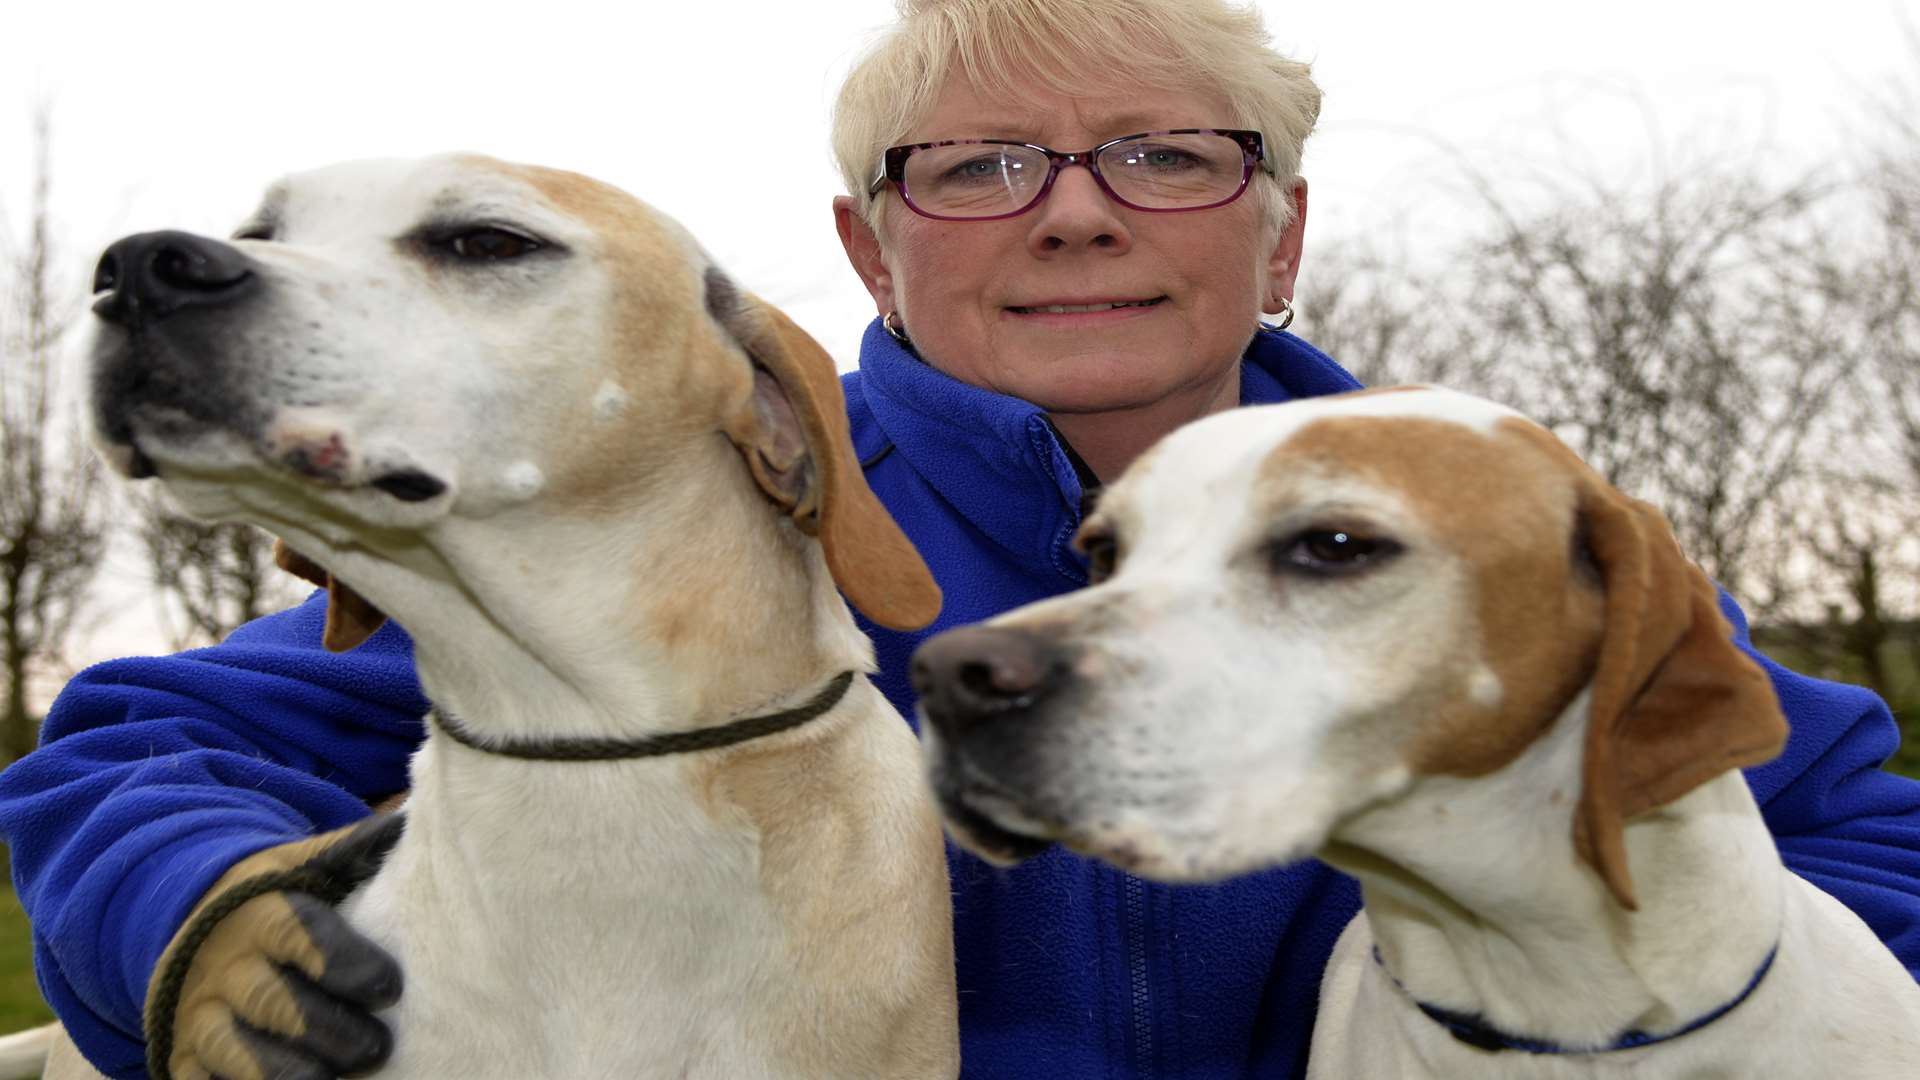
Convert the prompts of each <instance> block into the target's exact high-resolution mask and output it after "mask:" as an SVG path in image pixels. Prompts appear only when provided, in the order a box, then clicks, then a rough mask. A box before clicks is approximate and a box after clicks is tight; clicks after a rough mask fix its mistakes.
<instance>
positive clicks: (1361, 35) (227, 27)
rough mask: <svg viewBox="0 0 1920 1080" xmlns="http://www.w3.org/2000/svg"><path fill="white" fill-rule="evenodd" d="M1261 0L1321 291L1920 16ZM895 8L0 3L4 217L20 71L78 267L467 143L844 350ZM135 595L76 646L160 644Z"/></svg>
mask: <svg viewBox="0 0 1920 1080" xmlns="http://www.w3.org/2000/svg"><path fill="white" fill-rule="evenodd" d="M1260 7H1261V9H1262V10H1263V12H1264V13H1265V16H1266V22H1267V27H1268V29H1269V31H1270V32H1271V33H1272V35H1273V38H1274V42H1275V44H1276V45H1277V46H1278V47H1279V48H1280V49H1281V50H1282V51H1284V52H1287V53H1289V54H1290V55H1293V56H1295V57H1297V58H1300V59H1305V60H1309V61H1311V62H1312V63H1313V65H1314V74H1315V77H1316V79H1317V80H1318V81H1319V83H1320V85H1321V87H1322V89H1323V90H1324V91H1325V94H1326V99H1325V105H1324V108H1323V111H1322V114H1321V123H1320V127H1319V130H1318V132H1317V133H1316V134H1315V135H1314V137H1313V138H1312V139H1311V140H1310V141H1309V142H1308V144H1307V152H1306V159H1305V163H1304V166H1303V172H1304V173H1305V175H1306V176H1307V178H1308V180H1309V183H1310V185H1311V188H1310V213H1309V219H1308V220H1309V228H1308V253H1307V258H1306V259H1305V261H1304V262H1303V269H1302V273H1301V287H1302V293H1303V294H1304V295H1305V296H1307V297H1310V295H1311V288H1312V275H1313V256H1314V252H1315V250H1316V248H1320V249H1324V247H1325V245H1328V244H1333V243H1338V242H1339V241H1340V240H1341V239H1342V238H1350V237H1354V236H1358V235H1364V234H1373V235H1379V234H1382V233H1387V234H1389V235H1391V236H1394V237H1396V238H1397V241H1398V242H1400V243H1402V244H1407V245H1411V246H1415V247H1417V246H1419V245H1420V244H1421V243H1423V242H1424V241H1425V240H1426V239H1427V238H1428V237H1431V236H1445V235H1446V234H1447V228H1448V223H1447V221H1446V220H1444V215H1441V214H1439V213H1438V212H1437V209H1436V205H1437V204H1436V201H1435V199H1434V198H1433V195H1434V193H1435V191H1436V190H1438V189H1440V188H1441V187H1443V186H1444V184H1445V182H1446V179H1447V177H1448V172H1447V170H1448V169H1449V168H1450V165H1449V160H1450V158H1449V156H1448V155H1449V154H1451V153H1458V154H1461V155H1464V156H1465V158H1466V159H1468V160H1474V161H1492V160H1495V156H1496V155H1497V160H1499V161H1504V162H1518V161H1522V160H1538V161H1543V162H1558V161H1566V160H1572V161H1576V162H1580V163H1583V164H1585V165H1588V166H1590V167H1594V168H1598V169H1603V170H1604V169H1609V168H1614V167H1618V168H1620V169H1622V170H1631V169H1634V168H1636V167H1638V164H1637V163H1641V162H1644V160H1645V159H1646V158H1647V157H1648V153H1649V148H1650V147H1651V146H1653V145H1655V144H1659V145H1663V146H1667V147H1670V148H1672V147H1678V148H1680V149H1681V151H1682V152H1683V153H1688V152H1702V151H1703V150H1725V151H1728V152H1736V151H1751V150H1753V148H1755V147H1757V146H1763V145H1764V146H1765V147H1766V148H1767V150H1766V152H1765V154H1764V156H1762V157H1761V159H1760V160H1761V161H1762V162H1763V163H1764V167H1768V168H1775V167H1777V168H1778V169H1780V170H1781V173H1782V175H1790V174H1795V173H1798V172H1801V171H1804V170H1806V169H1811V168H1819V167H1822V166H1823V165H1824V164H1825V163H1827V162H1828V161H1831V160H1833V159H1835V158H1837V157H1838V156H1839V155H1840V153H1841V152H1842V150H1843V148H1844V140H1845V139H1846V137H1847V135H1848V130H1847V128H1848V125H1853V126H1854V127H1855V128H1856V129H1857V128H1858V127H1859V126H1861V125H1862V123H1863V121H1862V119H1861V117H1862V112H1863V110H1862V109H1861V105H1860V103H1861V101H1862V100H1863V98H1864V97H1865V96H1866V95H1868V94H1870V93H1872V92H1873V91H1875V90H1876V89H1879V88H1881V87H1883V86H1885V85H1886V84H1887V82H1888V81H1889V80H1891V79H1894V78H1904V79H1909V80H1911V79H1913V78H1914V77H1915V74H1916V73H1915V72H1914V70H1913V68H1914V65H1915V53H1914V52H1913V51H1911V49H1910V48H1909V46H1908V44H1907V42H1906V40H1905V38H1904V36H1903V35H1904V33H1905V32H1906V31H1905V29H1903V28H1904V27H1912V26H1914V25H1917V24H1920V0H1825V2H1824V3H1818V4H1814V3H1806V2H1799V3H1788V2H1782V0H1746V2H1733V0H1713V2H1707V0H1657V2H1656V0H1615V2H1613V3H1607V4H1573V3H1553V2H1548V0H1530V2H1518V0H1487V2H1479V3H1472V2H1468V3H1452V4H1444V3H1432V2H1424V3H1423V2H1398V0H1396V2H1385V0H1377V2H1370V3H1366V2H1360V3H1355V2H1348V3H1327V2H1322V3H1317V4H1306V3H1293V2H1281V0H1266V2H1263V3H1261V4H1260ZM891 17H892V4H891V2H890V0H811V2H807V0H801V2H792V0H789V2H780V3H761V2H751V3H732V4H719V3H700V2H698V0H678V2H674V3H646V2H642V3H624V4H622V3H619V2H617V0H598V2H595V3H586V2H577V0H544V2H539V3H521V4H514V5H502V4H494V3H478V2H476V3H461V4H453V3H411V2H405V0H387V2H385V3H368V2H364V0H335V2H332V3H328V4H325V5H318V4H298V5H294V4H284V3H275V2H271V0H253V2H249V3H233V2H224V0H223V2H207V3H189V2H184V0H168V2H155V0H145V2H137V3H127V2H120V0H95V2H92V3H52V2H46V0H39V2H35V3H32V4H31V5H29V4H26V3H23V2H22V0H5V3H4V5H0V214H5V215H10V216H12V215H17V214H18V213H19V212H20V209H21V207H22V205H23V204H24V202H25V182H26V166H27V150H28V138H27V132H28V126H27V120H28V115H29V103H30V101H31V100H32V98H33V97H34V96H35V95H36V94H37V95H42V96H46V97H50V98H51V100H52V102H53V105H54V110H55V114H54V128H55V160H54V168H55V181H54V183H55V214H56V218H57V220H58V222H59V224H60V225H61V226H62V227H63V234H64V237H65V238H66V240H67V243H68V248H69V253H70V255H71V256H72V261H71V264H70V265H71V267H72V273H73V275H74V281H75V284H76V287H77V288H84V285H85V275H86V273H87V268H88V265H89V263H90V258H89V253H91V252H92V251H96V250H98V249H99V248H100V247H102V246H104V245H105V244H106V243H107V242H108V241H110V240H112V239H114V238H115V237H117V236H119V235H122V234H125V233H128V232H134V231H140V230H145V229H152V228H163V227H164V228H185V229H190V230H195V231H206V232H214V233H222V234H223V233H225V232H227V231H228V230H230V229H231V228H232V226H234V225H235V224H237V223H238V222H239V220H240V219H241V218H242V217H243V216H244V215H245V214H246V212H247V211H248V210H249V209H250V208H251V206H252V204H253V202H254V200H255V199H256V198H257V196H258V194H259V192H260V191H261V189H262V188H263V187H264V186H265V185H266V184H267V183H268V182H269V181H271V180H272V179H273V178H274V177H276V176H277V175H279V174H282V173H285V172H289V171H294V170H298V169H303V168H308V167H312V166H316V165H321V164H326V163H329V162H332V161H337V160H341V159H346V158H357V157H374V156H389V155H406V156H411V155H418V154H425V153H432V152H438V151H443V150H473V151H480V152H484V153H488V154H492V155H495V156H498V157H503V158H508V159H513V160H521V161H529V162H537V163H540V164H546V165H554V166H560V167H564V168H569V169H574V170H577V171H580V172H585V173H589V174H591V175H594V176H597V177H599V178H601V179H604V180H608V181H611V182H613V183H615V184H617V185H619V186H621V187H624V188H627V189H628V190H630V191H632V192H634V193H635V194H637V195H640V196H641V197H642V198H645V199H646V200H647V201H649V202H651V203H653V204H654V205H656V206H658V207H660V208H661V209H663V210H666V211H667V212H668V213H670V214H672V215H674V216H675V217H677V218H679V219H680V220H681V221H682V222H684V223H685V224H686V225H687V226H688V227H690V228H691V229H692V230H693V232H694V233H695V234H696V235H697V236H699V237H700V238H701V240H702V242H703V243H704V244H705V245H706V247H707V248H708V249H709V250H710V251H711V252H713V254H714V255H715V256H716V257H717V258H718V259H719V260H720V262H721V263H722V265H724V266H726V267H727V268H728V269H729V272H730V273H731V274H732V275H733V276H734V277H736V278H737V279H739V280H740V281H742V282H743V283H744V284H745V285H746V286H747V287H749V288H751V289H753V290H754V291H756V292H758V293H760V294H761V295H763V296H765V297H767V298H768V299H769V300H772V301H773V302H775V303H777V304H779V305H781V306H782V307H784V308H786V310H787V311H788V312H789V313H790V314H792V315H793V317H794V318H795V319H796V320H797V321H799V322H800V323H801V324H802V325H803V326H805V327H806V328H807V329H808V330H809V331H811V332H812V333H813V334H814V335H815V336H816V337H818V338H819V339H820V340H821V341H822V343H823V344H825V345H826V346H827V347H828V349H829V350H830V351H831V352H833V353H834V355H835V356H837V357H838V358H839V359H840V361H841V363H842V365H843V366H851V365H852V363H853V360H854V355H855V351H856V345H857V342H858V336H859V333H860V331H861V329H862V328H863V327H864V324H865V322H866V320H867V319H868V318H870V317H871V316H872V314H873V312H872V308H871V305H870V303H869V301H868V299H867V297H866V294H865V292H864V290H862V289H861V287H860V285H859V283H858V281H857V280H856V279H855V278H854V276H853V274H852V273H851V271H849V270H848V269H847V268H846V265H845V262H844V259H843V257H842V255H841V253H840V250H839V244H838V241H837V240H836V239H835V238H834V235H833V228H832V224H831V216H830V214H829V211H828V200H829V198H830V197H831V196H833V195H834V194H837V193H838V192H839V188H838V181H837V174H836V173H835V171H834V170H833V168H832V166H831V164H830V161H829V156H828V152H827V147H826V133H827V114H828V107H829V104H830V102H831V99H832V96H833V92H834V89H835V88H836V87H837V85H838V80H839V77H840V76H841V74H842V73H843V72H844V71H845V70H846V68H847V66H848V65H849V64H850V63H851V61H852V59H853V57H854V56H855V54H856V53H857V52H858V51H859V50H860V48H861V47H862V46H863V45H864V44H865V43H866V41H867V40H868V39H869V36H870V34H871V33H872V31H873V30H874V29H875V28H877V27H879V26H880V25H882V24H884V23H885V22H887V21H888V20H889V19H890V18H891ZM956 134H957V133H956ZM1449 148H1451V149H1449ZM14 220H16V221H17V220H18V218H17V216H15V217H14ZM122 573H123V574H124V573H126V571H124V570H123V571H122ZM141 606H142V605H139V604H137V603H135V604H133V605H131V607H132V608H133V609H136V610H135V611H134V613H133V615H132V616H129V617H123V618H121V619H119V620H117V621H115V622H114V623H113V624H111V625H110V626H108V627H107V628H105V629H103V630H102V631H101V632H99V633H97V634H96V635H95V639H96V640H94V641H90V642H88V643H85V644H84V645H83V646H82V647H81V648H79V649H77V650H76V653H77V658H78V659H88V658H93V657H99V656H107V655H115V654H119V653H124V652H127V651H130V650H152V649H157V648H160V647H161V646H160V645H159V644H158V642H157V639H155V638H154V637H153V631H152V630H151V628H150V624H148V623H145V622H144V621H143V620H142V619H141V618H140V617H138V616H139V612H138V610H137V609H139V608H140V607H141Z"/></svg>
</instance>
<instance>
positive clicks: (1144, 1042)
mask: <svg viewBox="0 0 1920 1080" xmlns="http://www.w3.org/2000/svg"><path fill="white" fill-rule="evenodd" d="M1120 881H1121V889H1122V897H1123V901H1124V902H1123V904H1122V907H1123V908H1124V910H1125V912H1126V920H1127V983H1128V988H1129V990H1131V992H1132V995H1133V1023H1132V1024H1131V1025H1129V1026H1128V1029H1127V1043H1128V1051H1129V1057H1131V1058H1132V1061H1133V1075H1134V1076H1136V1077H1140V1078H1142V1080H1144V1078H1146V1077H1149V1076H1152V1075H1153V999H1152V992H1151V991H1150V990H1149V988H1148V986H1147V932H1146V918H1147V916H1146V906H1147V903H1146V886H1145V885H1144V884H1142V883H1141V881H1140V879H1139V878H1137V877H1134V876H1133V875H1132V874H1125V873H1122V874H1121V875H1120Z"/></svg>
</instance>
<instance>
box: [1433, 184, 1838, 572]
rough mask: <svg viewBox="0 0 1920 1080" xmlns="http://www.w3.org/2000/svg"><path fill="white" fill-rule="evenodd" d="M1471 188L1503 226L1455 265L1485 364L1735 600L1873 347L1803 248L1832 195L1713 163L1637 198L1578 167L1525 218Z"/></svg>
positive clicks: (1516, 205) (1502, 389)
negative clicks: (1671, 533)
mask: <svg viewBox="0 0 1920 1080" xmlns="http://www.w3.org/2000/svg"><path fill="white" fill-rule="evenodd" d="M1477 186H1478V192H1479V199H1480V202H1481V204H1482V206H1483V207H1484V209H1485V210H1486V211H1487V212H1488V216H1489V218H1490V220H1491V221H1492V223H1493V224H1492V225H1491V227H1490V230H1489V232H1488V234H1487V235H1486V237H1485V238H1484V239H1483V240H1481V241H1480V242H1478V243H1477V244H1474V245H1473V246H1472V247H1471V248H1470V249H1469V251H1468V252H1467V254H1466V255H1465V257H1464V258H1463V260H1462V265H1461V266H1460V267H1459V268H1458V269H1457V270H1456V271H1455V272H1454V273H1453V274H1452V275H1450V277H1451V279H1452V280H1456V281H1460V282H1463V283H1465V285H1464V287H1463V290H1462V293H1461V295H1460V296H1459V297H1458V299H1457V300H1456V302H1455V310H1456V311H1458V312H1460V313H1461V316H1462V317H1463V318H1464V319H1465V321H1466V322H1468V323H1469V324H1470V325H1472V326H1474V327H1475V328H1477V332H1478V337H1477V340H1476V342H1475V344H1474V345H1473V346H1472V347H1473V348H1475V349H1476V350H1478V351H1479V352H1480V354H1481V357H1482V359H1481V360H1480V361H1479V363H1478V364H1477V365H1476V367H1477V369H1478V370H1481V371H1485V372H1488V373H1491V374H1492V375H1493V379H1492V381H1493V382H1494V384H1495V385H1494V386H1493V387H1491V388H1490V389H1491V390H1492V391H1493V393H1494V395H1495V396H1497V397H1500V398H1502V399H1503V400H1506V401H1508V402H1510V403H1512V404H1514V405H1515V406H1516V407H1519V408H1521V409H1522V410H1523V411H1526V412H1528V413H1529V414H1530V415H1532V416H1534V417H1535V418H1537V419H1539V420H1540V421H1541V422H1543V423H1545V424H1547V425H1548V426H1549V427H1552V428H1553V429H1554V430H1555V431H1556V432H1558V433H1559V434H1560V435H1561V436H1562V437H1563V438H1565V439H1567V441H1568V442H1569V443H1571V444H1572V445H1573V446H1574V447H1575V448H1577V449H1578V450H1580V451H1581V453H1582V454H1583V455H1584V456H1585V457H1586V458H1587V460H1588V461H1589V462H1591V463H1592V464H1593V465H1594V466H1595V467H1596V468H1598V469H1599V470H1600V471H1601V472H1602V473H1604V474H1605V475H1607V477H1608V478H1609V479H1610V480H1612V481H1613V482H1614V483H1615V484H1617V485H1618V486H1620V487H1621V488H1622V489H1624V490H1627V491H1630V492H1633V493H1634V494H1637V495H1640V496H1642V497H1644V498H1648V499H1651V500H1652V501H1654V502H1656V503H1658V504H1659V505H1660V506H1661V508H1662V509H1663V510H1665V511H1666V513H1667V516H1668V517H1669V519H1670V520H1671V521H1672V522H1673V525H1674V529H1675V531H1676V532H1677V533H1678V534H1679V537H1680V541H1681V544H1682V546H1684V547H1685V548H1686V549H1687V550H1688V552H1689V553H1690V554H1691V555H1692V556H1693V557H1694V558H1695V559H1697V560H1699V561H1700V562H1701V564H1702V565H1703V566H1704V567H1705V568H1706V569H1707V571H1708V572H1709V573H1711V574H1713V575H1714V576H1715V577H1716V578H1718V579H1719V580H1720V581H1721V582H1722V583H1723V584H1725V585H1726V586H1727V587H1728V588H1729V589H1731V590H1733V591H1735V592H1736V593H1738V592H1740V591H1741V585H1742V584H1743V577H1744V576H1745V567H1746V564H1747V557H1748V555H1749V554H1750V552H1751V549H1752V547H1753V544H1754V543H1755V541H1756V540H1757V539H1758V538H1759V537H1760V536H1761V535H1762V534H1763V532H1764V530H1765V524H1766V523H1765V516H1766V513H1767V511H1768V508H1769V506H1770V505H1771V504H1772V500H1773V496H1774V493H1775V492H1776V491H1777V490H1779V488H1780V487H1781V485H1782V484H1784V483H1786V482H1787V481H1788V480H1789V479H1790V478H1792V477H1793V476H1794V475H1796V474H1797V473H1798V471H1799V470H1801V469H1803V468H1804V467H1805V465H1806V454H1805V449H1806V446H1807V443H1808V440H1809V438H1810V436H1811V435H1812V434H1813V433H1814V432H1815V431H1816V430H1817V429H1818V425H1819V424H1820V422H1821V421H1822V418H1823V417H1824V416H1826V415H1827V413H1828V411H1829V407H1830V404H1831V399H1832V397H1833V394H1834V392H1835V390H1836V388H1837V387H1839V386H1840V385H1841V383H1842V381H1843V380H1844V379H1845V378H1846V377H1847V375H1848V374H1849V373H1850V372H1851V371H1852V370H1853V368H1854V366H1855V365H1856V364H1857V361H1858V357H1859V356H1860V342H1859V341H1858V340H1857V339H1858V337H1859V335H1857V334H1856V335H1854V340H1846V339H1843V338H1839V337H1836V335H1834V334H1833V333H1831V332H1828V328H1827V327H1825V326H1824V325H1823V320H1825V318H1826V317H1827V315H1828V314H1829V311H1828V308H1829V307H1830V306H1831V305H1830V304H1828V303H1827V302H1826V300H1825V298H1826V297H1827V296H1828V295H1829V294H1828V293H1827V292H1825V291H1823V290H1820V289H1817V288H1815V287H1814V285H1815V282H1813V281H1810V280H1809V274H1810V273H1814V272H1816V271H1814V270H1809V269H1808V268H1807V264H1806V263H1804V262H1803V261H1801V260H1800V259H1798V258H1795V257H1794V256H1795V255H1796V254H1797V253H1800V252H1804V251H1806V250H1808V249H1809V248H1810V247H1817V246H1818V245H1819V244H1820V243H1821V242H1822V241H1821V236H1822V221H1821V217H1820V214H1819V213H1818V212H1817V211H1818V208H1819V206H1820V204H1821V196H1822V193H1821V192H1819V191H1817V190H1815V189H1814V188H1813V187H1812V186H1811V185H1809V184H1806V183H1797V184H1788V185H1784V186H1768V185H1763V184H1762V183H1760V182H1758V181H1755V180H1752V179H1749V178H1748V177H1747V176H1746V175H1745V174H1744V173H1743V172H1741V171H1739V170H1736V169H1732V168H1716V167H1711V166H1702V167H1695V168H1692V169H1689V170H1687V171H1685V172H1683V173H1680V174H1677V175H1676V176H1674V177H1673V178H1670V179H1667V180H1664V181H1662V182H1659V183H1656V184H1654V185H1652V186H1651V187H1650V188H1644V189H1639V190H1635V189H1632V188H1628V187H1625V186H1622V187H1619V188H1609V187H1608V186H1606V185H1604V184H1602V183H1600V182H1599V181H1597V180H1594V179H1592V178H1576V179H1575V180H1574V181H1572V182H1565V183H1561V184H1558V185H1554V186H1552V187H1551V188H1550V189H1549V190H1548V191H1547V192H1546V195H1547V199H1546V200H1545V205H1544V207H1543V208H1541V209H1536V210H1531V211H1530V210H1526V209H1523V208H1521V205H1520V201H1519V199H1520V196H1516V195H1513V194H1511V193H1509V192H1508V191H1506V190H1503V189H1501V188H1499V187H1496V186H1494V185H1493V184H1492V183H1491V182H1485V181H1482V182H1480V183H1478V185H1477ZM1818 265H1826V264H1825V263H1820V262H1818V261H1816V266H1818Z"/></svg>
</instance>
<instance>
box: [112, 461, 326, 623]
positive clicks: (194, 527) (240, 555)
mask: <svg viewBox="0 0 1920 1080" xmlns="http://www.w3.org/2000/svg"><path fill="white" fill-rule="evenodd" d="M134 501H135V509H136V512H137V515H138V518H139V520H138V523H137V525H136V529H137V531H138V533H139V536H140V540H141V543H142V545H143V546H144V547H145V548H146V552H147V557H148V562H149V566H150V568H151V570H152V574H153V584H154V587H155V588H156V589H157V590H159V593H160V602H161V604H162V608H161V621H162V623H163V624H164V630H165V633H166V634H167V636H168V638H169V640H170V643H171V645H172V646H173V648H175V649H185V648H189V647H191V646H194V645H207V644H211V643H213V642H217V641H219V640H220V639H222V638H224V637H226V636H227V634H229V633H231V632H232V631H233V630H234V629H235V628H236V627H238V626H240V625H241V624H242V623H245V622H249V621H251V620H253V619H256V618H259V617H260V616H262V615H265V614H267V613H268V612H271V611H276V610H278V609H280V608H283V607H286V606H287V605H288V604H290V603H292V602H293V601H294V600H295V599H297V596H298V592H299V588H298V585H299V583H298V581H297V580H296V579H295V578H294V577H293V576H292V575H290V574H288V573H287V572H286V571H284V570H281V569H280V568H278V567H277V566H275V565H274V561H273V537H272V535H270V534H268V533H266V532H264V531H262V530H260V529H256V528H254V527H253V526H251V525H244V524H239V523H229V524H224V525H208V524H205V523H204V522H199V521H195V520H193V519H192V518H189V517H186V516H185V515H182V514H181V513H180V512H179V511H177V510H175V509H173V507H172V504H171V503H169V502H168V501H167V499H166V497H165V496H164V495H162V494H159V493H157V492H155V493H147V494H143V495H136V496H134Z"/></svg>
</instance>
